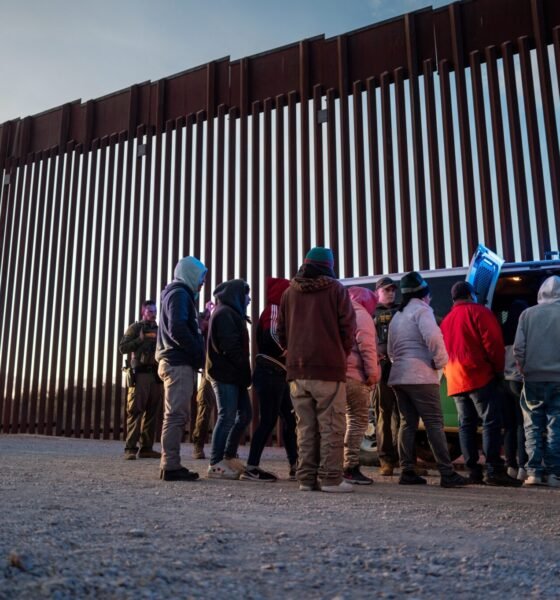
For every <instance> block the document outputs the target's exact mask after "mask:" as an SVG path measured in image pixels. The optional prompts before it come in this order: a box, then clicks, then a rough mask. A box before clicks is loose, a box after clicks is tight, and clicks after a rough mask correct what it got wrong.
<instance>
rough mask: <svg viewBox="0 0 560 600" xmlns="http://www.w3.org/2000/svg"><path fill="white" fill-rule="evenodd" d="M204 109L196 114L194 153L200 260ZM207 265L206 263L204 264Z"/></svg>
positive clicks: (195, 235) (196, 235)
mask: <svg viewBox="0 0 560 600" xmlns="http://www.w3.org/2000/svg"><path fill="white" fill-rule="evenodd" d="M203 127H204V111H199V112H198V113H197V114H196V154H195V163H194V173H195V175H194V212H193V221H194V233H193V245H194V250H193V253H194V256H196V258H199V259H201V260H202V256H201V251H202V247H201V237H202V236H201V230H202V168H203V166H204V165H203V162H202V156H203V155H202V143H203V135H202V134H203ZM206 266H208V265H206Z"/></svg>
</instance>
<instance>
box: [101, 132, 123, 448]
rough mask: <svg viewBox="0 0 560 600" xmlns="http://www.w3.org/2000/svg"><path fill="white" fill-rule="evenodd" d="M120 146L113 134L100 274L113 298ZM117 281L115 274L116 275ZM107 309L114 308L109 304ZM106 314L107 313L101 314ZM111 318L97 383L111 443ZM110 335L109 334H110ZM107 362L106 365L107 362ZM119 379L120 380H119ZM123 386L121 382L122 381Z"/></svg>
mask: <svg viewBox="0 0 560 600" xmlns="http://www.w3.org/2000/svg"><path fill="white" fill-rule="evenodd" d="M116 143H117V135H116V134H113V135H111V136H110V138H109V145H108V150H106V151H105V152H106V154H108V155H109V157H108V158H109V160H108V167H107V185H106V189H107V193H106V200H105V230H104V234H103V240H102V243H101V248H102V250H101V252H102V254H103V257H102V260H101V271H100V282H99V292H100V293H99V297H100V298H109V295H110V293H111V292H110V290H111V288H112V287H113V285H114V284H113V281H114V279H113V281H110V280H109V267H110V263H109V259H110V255H111V251H113V252H115V250H116V248H114V247H113V248H111V234H113V233H114V235H115V236H116V235H117V234H118V231H119V229H118V223H119V220H120V219H119V215H118V214H117V213H118V211H119V209H120V204H119V203H118V202H115V198H114V196H113V188H114V175H115V145H116ZM112 277H113V278H114V273H113V274H112ZM107 306H111V305H110V304H107ZM101 314H103V313H101ZM106 321H107V319H103V318H102V319H101V323H100V325H101V329H100V343H101V347H100V348H98V350H97V352H98V355H99V362H98V364H97V382H96V387H97V389H96V394H97V398H99V399H100V401H101V402H102V406H103V429H102V433H103V439H104V440H108V439H109V438H110V437H111V435H110V434H111V425H112V420H111V408H112V404H113V402H112V400H113V399H112V395H113V394H112V387H113V378H114V377H115V373H114V369H113V336H111V335H108V334H109V332H110V331H111V326H113V327H114V322H113V321H112V319H111V320H109V322H106ZM106 334H107V335H106ZM105 362H106V363H107V366H105V364H104V363H105ZM116 379H117V380H118V377H117V378H116ZM118 383H120V381H119V382H118Z"/></svg>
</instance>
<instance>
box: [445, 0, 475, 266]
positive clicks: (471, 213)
mask: <svg viewBox="0 0 560 600" xmlns="http://www.w3.org/2000/svg"><path fill="white" fill-rule="evenodd" d="M448 11H449V17H450V19H449V20H450V23H451V43H452V51H453V67H454V70H455V87H456V90H457V108H458V120H459V138H460V141H461V170H462V175H463V193H464V198H465V217H466V233H467V245H468V249H469V252H474V251H475V249H476V247H477V245H478V233H477V226H476V201H475V195H474V179H473V162H472V147H471V137H470V124H469V107H468V103H467V91H466V83H465V59H464V56H463V32H462V18H461V7H460V6H459V4H457V3H455V4H450V5H449V7H448ZM461 264H462V260H461V261H460V262H458V263H455V265H454V266H459V265H461Z"/></svg>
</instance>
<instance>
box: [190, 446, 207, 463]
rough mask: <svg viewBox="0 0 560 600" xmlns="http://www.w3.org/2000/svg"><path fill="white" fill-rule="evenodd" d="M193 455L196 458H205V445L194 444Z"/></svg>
mask: <svg viewBox="0 0 560 600" xmlns="http://www.w3.org/2000/svg"><path fill="white" fill-rule="evenodd" d="M192 457H193V458H194V459H195V460H204V459H205V458H206V454H204V446H193V451H192Z"/></svg>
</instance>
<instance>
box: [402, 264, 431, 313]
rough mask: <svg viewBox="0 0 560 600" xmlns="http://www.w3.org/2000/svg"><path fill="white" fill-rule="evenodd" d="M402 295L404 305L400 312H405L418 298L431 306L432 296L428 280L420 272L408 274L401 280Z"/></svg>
mask: <svg viewBox="0 0 560 600" xmlns="http://www.w3.org/2000/svg"><path fill="white" fill-rule="evenodd" d="M400 287H401V295H402V303H401V305H400V307H399V310H401V311H402V310H403V309H404V308H405V306H406V305H407V304H408V303H409V302H410V301H411V300H412V299H413V298H418V299H419V300H422V301H423V302H425V303H426V304H430V302H431V300H432V295H431V293H430V286H429V285H428V284H427V282H426V280H425V279H424V278H423V277H422V275H420V273H418V271H411V272H410V273H407V274H406V275H405V276H404V277H403V278H402V279H401V284H400Z"/></svg>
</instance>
